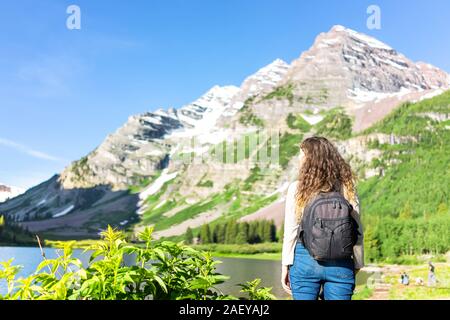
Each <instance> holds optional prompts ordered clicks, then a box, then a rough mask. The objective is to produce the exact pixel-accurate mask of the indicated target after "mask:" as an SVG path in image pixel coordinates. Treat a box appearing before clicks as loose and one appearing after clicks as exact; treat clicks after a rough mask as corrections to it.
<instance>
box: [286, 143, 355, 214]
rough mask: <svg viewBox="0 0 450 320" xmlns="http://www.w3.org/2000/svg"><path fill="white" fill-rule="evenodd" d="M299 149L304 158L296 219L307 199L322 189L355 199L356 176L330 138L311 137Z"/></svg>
mask: <svg viewBox="0 0 450 320" xmlns="http://www.w3.org/2000/svg"><path fill="white" fill-rule="evenodd" d="M300 148H301V150H302V151H303V153H304V158H303V161H302V164H301V165H300V168H299V174H298V186H297V192H296V195H295V199H296V218H297V221H298V222H300V220H301V218H302V215H303V209H304V208H305V207H306V205H307V204H308V202H309V201H310V200H311V199H312V198H313V197H314V196H315V195H317V194H318V193H319V192H321V191H322V192H330V191H337V192H341V193H343V195H344V197H345V198H346V199H347V200H349V199H354V198H355V194H356V190H355V181H354V177H355V175H354V174H353V172H352V169H351V168H350V165H349V164H348V163H347V162H346V161H345V160H344V158H342V156H341V155H340V153H339V151H338V150H337V149H336V147H335V146H334V145H333V144H332V143H331V142H330V141H328V140H327V139H326V138H324V137H310V138H307V139H305V140H304V141H303V142H302V143H301V145H300Z"/></svg>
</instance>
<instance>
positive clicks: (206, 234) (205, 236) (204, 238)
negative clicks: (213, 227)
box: [200, 224, 211, 243]
mask: <svg viewBox="0 0 450 320" xmlns="http://www.w3.org/2000/svg"><path fill="white" fill-rule="evenodd" d="M200 241H201V242H202V243H211V231H210V229H209V225H208V224H204V225H202V228H201V229H200Z"/></svg>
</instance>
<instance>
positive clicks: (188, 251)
mask: <svg viewBox="0 0 450 320" xmlns="http://www.w3.org/2000/svg"><path fill="white" fill-rule="evenodd" d="M152 232H153V229H152V228H146V229H145V230H144V231H143V232H142V233H140V234H139V239H140V240H141V241H144V242H145V245H144V246H137V245H132V244H129V243H127V242H126V241H125V239H124V235H123V233H121V232H119V231H115V230H113V229H112V228H111V227H108V229H107V230H106V231H104V232H102V240H101V241H98V242H95V243H94V244H93V245H92V247H91V248H90V249H91V250H92V251H93V253H92V255H91V257H90V259H89V263H88V266H86V267H84V266H83V265H82V263H81V261H80V260H79V259H77V258H74V257H72V248H73V244H74V242H67V243H65V244H64V249H63V254H62V255H60V256H59V257H58V258H56V259H45V257H44V260H43V261H42V262H41V263H40V264H39V266H38V267H37V269H36V272H35V273H33V274H32V275H29V276H28V277H26V278H17V274H18V272H19V271H20V267H18V266H14V265H12V259H11V260H9V261H7V262H2V263H0V281H6V283H7V292H6V294H3V295H0V300H3V299H10V300H18V299H20V300H143V299H154V300H174V299H176V300H180V299H194V300H207V299H208V300H209V299H212V300H217V299H236V298H235V297H233V296H230V295H225V294H222V293H220V291H219V290H217V289H216V285H218V284H220V283H222V282H224V281H225V280H226V279H228V277H227V276H224V275H221V274H219V273H217V272H216V270H215V269H216V267H215V266H216V264H217V263H219V261H214V260H213V259H212V256H211V254H210V253H208V252H201V251H197V250H195V249H193V248H191V247H189V246H187V245H184V244H183V243H182V242H180V243H174V242H170V241H162V242H158V243H154V242H153V241H152ZM127 255H134V256H135V257H136V262H135V264H134V265H132V266H124V263H123V262H124V257H125V256H127ZM252 284H253V285H252V286H249V285H248V284H246V285H242V286H243V288H244V290H246V291H245V292H250V293H251V298H252V299H267V298H271V297H272V296H271V295H270V292H269V291H270V289H267V288H262V289H256V286H255V285H254V284H257V283H256V282H255V283H253V282H252Z"/></svg>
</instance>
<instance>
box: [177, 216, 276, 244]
mask: <svg viewBox="0 0 450 320" xmlns="http://www.w3.org/2000/svg"><path fill="white" fill-rule="evenodd" d="M195 237H197V238H198V241H199V242H200V243H202V244H206V243H224V244H244V243H251V244H253V243H263V242H277V241H279V239H280V237H281V236H280V235H277V227H276V225H275V222H274V221H273V220H258V221H251V222H237V221H236V220H229V221H228V222H223V223H217V224H215V225H209V224H203V225H202V226H201V228H200V231H199V232H198V234H197V235H194V232H193V231H192V229H191V228H188V229H187V231H186V234H185V239H186V242H187V243H193V241H194V238H195Z"/></svg>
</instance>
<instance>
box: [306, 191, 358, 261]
mask: <svg viewBox="0 0 450 320" xmlns="http://www.w3.org/2000/svg"><path fill="white" fill-rule="evenodd" d="M352 211H353V207H352V205H351V204H350V203H349V202H348V201H347V200H346V199H345V198H344V196H343V195H342V194H340V193H339V192H334V191H333V192H327V193H319V194H318V195H317V196H315V197H314V198H313V199H312V200H311V201H310V203H309V204H308V205H307V206H306V207H305V210H304V212H303V217H302V221H301V226H300V230H301V231H300V239H301V240H302V242H303V244H304V246H305V248H306V249H307V250H308V252H309V254H310V255H311V256H312V257H313V258H314V259H315V260H319V261H327V260H340V259H349V258H352V256H353V246H354V245H355V243H356V240H357V235H358V231H357V230H358V224H357V222H356V220H355V219H354V218H353V216H352V215H351V214H352Z"/></svg>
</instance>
